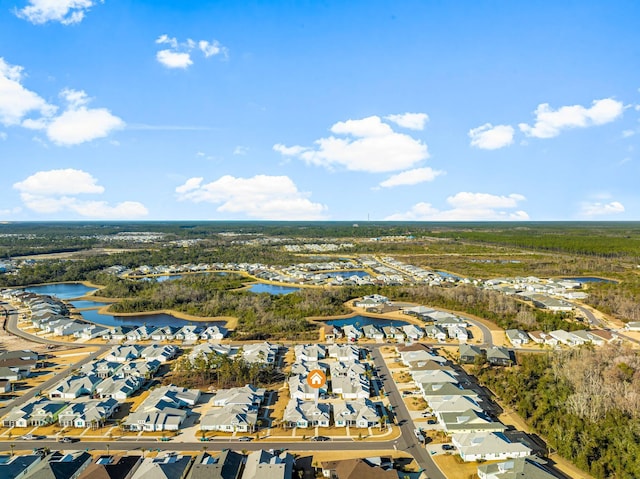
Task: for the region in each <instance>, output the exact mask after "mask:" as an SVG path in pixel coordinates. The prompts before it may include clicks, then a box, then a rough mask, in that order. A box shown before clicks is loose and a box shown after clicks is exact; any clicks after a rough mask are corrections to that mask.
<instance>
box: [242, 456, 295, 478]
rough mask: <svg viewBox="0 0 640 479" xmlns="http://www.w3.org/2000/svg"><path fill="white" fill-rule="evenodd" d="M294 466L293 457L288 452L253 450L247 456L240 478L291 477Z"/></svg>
mask: <svg viewBox="0 0 640 479" xmlns="http://www.w3.org/2000/svg"><path fill="white" fill-rule="evenodd" d="M294 466H295V458H294V457H293V455H291V454H289V453H288V452H283V453H281V454H275V453H271V452H267V451H264V450H260V451H254V452H252V453H251V454H249V455H248V456H247V460H246V462H245V465H244V472H243V473H242V479H292V477H293V469H294Z"/></svg>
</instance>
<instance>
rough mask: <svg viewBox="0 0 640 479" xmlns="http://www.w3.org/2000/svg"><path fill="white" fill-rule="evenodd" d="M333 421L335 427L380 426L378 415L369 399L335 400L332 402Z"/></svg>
mask: <svg viewBox="0 0 640 479" xmlns="http://www.w3.org/2000/svg"><path fill="white" fill-rule="evenodd" d="M332 405H333V421H334V424H335V426H336V427H346V426H350V427H357V428H368V427H373V426H380V416H379V415H378V412H377V411H376V407H375V405H374V404H373V403H372V402H371V401H370V400H369V399H359V400H355V401H336V402H334V403H333V404H332Z"/></svg>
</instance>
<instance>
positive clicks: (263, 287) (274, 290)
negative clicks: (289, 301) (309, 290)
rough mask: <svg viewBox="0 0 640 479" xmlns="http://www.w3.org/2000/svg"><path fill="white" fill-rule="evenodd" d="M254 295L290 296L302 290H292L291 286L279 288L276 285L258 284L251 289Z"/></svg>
mask: <svg viewBox="0 0 640 479" xmlns="http://www.w3.org/2000/svg"><path fill="white" fill-rule="evenodd" d="M249 291H251V292H252V293H269V294H275V295H277V294H290V293H295V292H296V291H300V288H292V287H290V286H278V285H275V284H266V283H256V284H252V285H251V286H250V287H249Z"/></svg>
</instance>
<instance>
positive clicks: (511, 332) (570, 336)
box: [505, 329, 619, 347]
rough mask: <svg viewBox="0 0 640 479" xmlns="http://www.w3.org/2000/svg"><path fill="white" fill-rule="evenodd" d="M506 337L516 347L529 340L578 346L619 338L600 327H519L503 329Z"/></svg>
mask: <svg viewBox="0 0 640 479" xmlns="http://www.w3.org/2000/svg"><path fill="white" fill-rule="evenodd" d="M505 333H506V335H507V339H508V340H509V342H510V343H511V344H513V345H514V346H516V347H520V346H524V345H527V344H529V343H531V342H533V343H536V344H546V345H549V346H556V345H557V344H558V343H560V344H564V345H566V346H580V345H582V344H593V345H595V346H603V345H605V344H608V343H612V342H615V341H618V340H619V337H618V335H617V334H615V333H613V332H611V331H605V330H602V329H593V330H578V331H564V330H562V329H559V330H556V331H551V332H549V333H545V332H543V331H530V332H525V331H522V330H519V329H508V330H507V331H505Z"/></svg>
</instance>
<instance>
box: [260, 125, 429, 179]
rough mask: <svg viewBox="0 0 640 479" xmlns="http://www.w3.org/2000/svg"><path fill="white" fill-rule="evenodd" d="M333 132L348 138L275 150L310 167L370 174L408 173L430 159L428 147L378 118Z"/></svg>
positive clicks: (342, 126) (331, 138)
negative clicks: (404, 171)
mask: <svg viewBox="0 0 640 479" xmlns="http://www.w3.org/2000/svg"><path fill="white" fill-rule="evenodd" d="M331 132H332V133H334V134H336V135H344V136H346V137H345V138H337V137H336V136H333V135H332V136H329V137H328V138H320V139H318V140H316V141H315V147H304V146H285V145H282V144H276V145H274V146H273V149H274V150H275V151H278V152H280V153H282V154H283V155H286V156H295V157H298V158H300V159H302V160H303V161H304V162H306V163H307V164H312V165H318V166H324V167H326V168H329V169H333V167H335V166H339V167H343V168H346V169H347V170H350V171H366V172H370V173H379V172H389V171H399V170H406V169H408V168H412V167H414V166H415V165H416V164H417V163H419V162H421V161H422V160H425V159H427V158H429V152H428V150H427V145H425V144H424V143H422V142H421V141H419V140H416V139H415V138H412V137H411V136H409V135H405V134H402V133H397V132H395V131H393V129H392V128H391V127H390V126H389V125H388V124H386V123H383V122H382V120H381V119H380V117H378V116H370V117H368V118H363V119H361V120H347V121H344V122H342V121H341V122H338V123H336V124H334V125H333V126H332V127H331Z"/></svg>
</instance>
